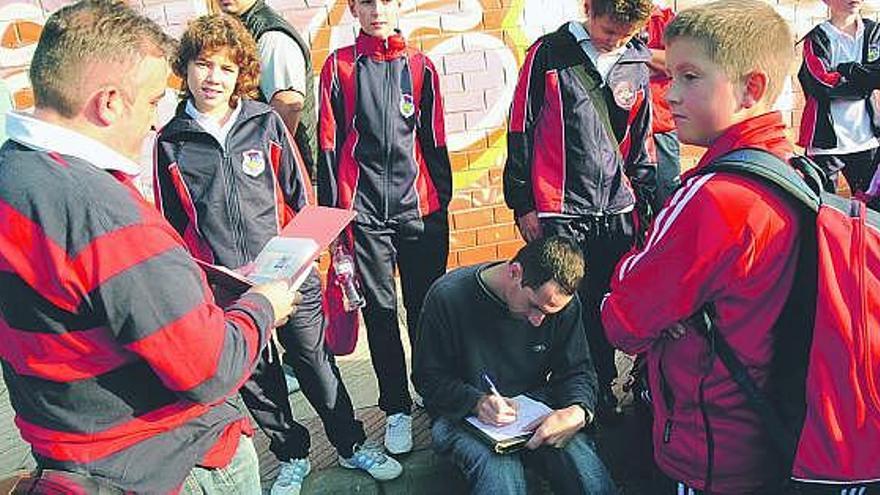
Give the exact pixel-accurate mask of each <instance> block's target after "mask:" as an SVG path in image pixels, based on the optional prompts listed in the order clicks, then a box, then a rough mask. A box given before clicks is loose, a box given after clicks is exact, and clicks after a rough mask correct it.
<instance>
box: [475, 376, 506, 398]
mask: <svg viewBox="0 0 880 495" xmlns="http://www.w3.org/2000/svg"><path fill="white" fill-rule="evenodd" d="M480 376H481V377H482V378H483V381H484V382H486V385H488V386H489V392H492V394H493V395H497V396H498V397H501V394H500V393H499V392H498V388H496V387H495V384H494V383H492V379H491V378H489V375H488V374H486V373H482V374H481V375H480Z"/></svg>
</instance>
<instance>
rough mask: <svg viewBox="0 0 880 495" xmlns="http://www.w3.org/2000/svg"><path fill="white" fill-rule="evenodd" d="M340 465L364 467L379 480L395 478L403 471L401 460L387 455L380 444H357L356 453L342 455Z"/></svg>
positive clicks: (349, 467) (354, 467)
mask: <svg viewBox="0 0 880 495" xmlns="http://www.w3.org/2000/svg"><path fill="white" fill-rule="evenodd" d="M339 465H340V466H342V467H344V468H347V469H362V470H364V471H366V472H367V474H369V475H370V476H372V477H373V479H375V480H379V481H388V480H393V479H394V478H397V477H398V476H400V473H402V472H403V466H401V465H400V463H399V462H397V461H396V460H394V459H393V458H391V457H388V456H387V455H385V452H382V449H381V448H380V447H379V446H378V445H374V444H369V443H365V444H362V445H358V446H356V447H355V449H354V454H353V455H352V456H351V457H349V458H348V459H346V458H344V457H342V456H340V457H339Z"/></svg>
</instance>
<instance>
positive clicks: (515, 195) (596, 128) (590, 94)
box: [504, 0, 656, 419]
mask: <svg viewBox="0 0 880 495" xmlns="http://www.w3.org/2000/svg"><path fill="white" fill-rule="evenodd" d="M651 7H652V6H651V2H650V1H649V0H641V1H638V2H634V3H633V2H623V1H617V0H594V1H593V2H591V3H590V5H589V18H588V21H587V22H585V23H580V22H569V23H567V24H564V25H563V26H562V27H560V28H559V30H557V31H556V32H554V33H551V34H548V35H546V36H543V37H542V38H540V39H539V40H538V41H536V42H535V43H534V44H533V45H532V46H531V47H530V48H529V50H528V52H527V54H526V59H525V62H524V64H523V67H522V69H521V71H520V76H519V81H518V82H517V87H516V92H515V93H514V100H513V105H512V106H511V110H510V122H509V129H508V135H507V146H508V158H507V163H506V165H505V167H504V198H505V201H506V202H507V205H508V206H509V207H510V208H511V209H513V211H514V215H515V216H516V219H517V226H518V227H519V230H520V233H521V234H522V235H523V237H524V238H525V240H526V241H530V240H532V239H535V238H537V237H540V236H544V235H554V234H557V235H565V236H570V237H573V238H574V239H575V240H577V242H578V244H579V245H580V246H581V249H582V250H583V251H584V256H585V259H586V260H587V267H588V270H589V274H590V275H589V277H586V281H585V282H584V283H583V284H582V285H581V287H580V289H579V290H580V296H581V301H582V302H583V317H584V326H585V329H586V332H587V339H588V341H589V342H590V351H591V352H592V355H593V361H594V362H595V364H596V371H597V373H598V376H599V393H600V397H599V409H598V410H599V413H600V419H602V418H603V417H606V413H609V412H612V411H614V408H615V406H616V400H615V399H614V396H613V394H612V393H611V382H612V380H613V379H614V378H615V377H616V376H617V370H616V368H615V365H614V349H613V348H612V347H611V346H610V345H609V344H608V340H607V339H606V338H605V334H604V333H603V331H602V326H601V324H600V322H599V301H600V300H601V298H602V296H603V295H604V294H605V292H607V289H608V280H609V277H610V276H611V271H612V270H613V269H614V265H615V264H616V263H617V260H618V259H619V258H620V256H622V255H623V254H624V253H626V252H627V251H628V250H629V249H630V248H631V247H632V245H633V239H634V238H635V235H637V234H638V232H639V231H640V230H641V229H644V228H646V227H647V225H645V224H646V223H647V222H648V221H649V218H650V212H651V211H652V206H651V205H652V203H653V202H654V198H655V190H656V164H655V159H654V156H653V143H652V140H651V98H650V92H649V89H648V85H649V72H648V66H647V62H648V61H650V59H651V53H650V51H649V50H648V49H647V48H646V47H645V46H644V44H643V43H642V42H641V41H639V40H637V39H633V38H632V36H633V35H634V34H636V33H638V32H639V31H640V30H641V29H642V28H643V27H644V25H645V22H646V21H647V19H648V16H649V14H650V12H651Z"/></svg>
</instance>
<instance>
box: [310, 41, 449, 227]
mask: <svg viewBox="0 0 880 495" xmlns="http://www.w3.org/2000/svg"><path fill="white" fill-rule="evenodd" d="M318 97H319V99H320V104H321V108H320V111H319V117H318V147H319V150H320V151H319V154H318V201H319V203H320V204H321V205H324V206H334V207H338V208H349V209H351V208H353V209H354V210H356V211H357V212H358V217H357V221H358V222H362V223H373V224H375V223H386V222H389V221H391V222H404V221H407V220H412V219H416V218H423V217H425V216H427V215H429V214H431V213H433V212H435V211H438V210H441V209H445V208H446V206H447V205H448V204H449V200H450V196H451V194H452V173H451V169H450V165H449V155H448V154H447V152H446V132H445V129H444V120H443V101H442V99H441V97H440V81H439V77H438V73H437V69H435V68H434V64H433V63H432V62H431V60H430V59H429V58H428V57H427V56H426V55H425V54H424V53H421V52H420V51H418V50H417V49H415V48H413V47H410V46H407V44H406V41H405V40H404V38H403V37H402V36H401V35H400V34H399V33H396V34H394V35H392V36H390V37H389V38H388V39H387V40H381V39H378V38H375V37H372V36H368V35H366V34H364V33H363V32H361V33H360V35H359V36H358V37H357V40H356V42H355V44H354V45H351V46H347V47H345V48H340V49H338V50H336V51H335V52H333V53H332V54H331V55H330V57H328V58H327V62H326V63H325V64H324V68H323V69H322V70H321V82H320V91H319V94H318Z"/></svg>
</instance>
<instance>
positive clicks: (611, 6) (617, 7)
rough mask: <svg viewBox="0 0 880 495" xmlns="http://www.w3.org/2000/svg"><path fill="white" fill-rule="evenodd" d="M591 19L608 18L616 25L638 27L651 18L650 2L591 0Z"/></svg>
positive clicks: (642, 0) (647, 0) (641, 0)
mask: <svg viewBox="0 0 880 495" xmlns="http://www.w3.org/2000/svg"><path fill="white" fill-rule="evenodd" d="M589 15H590V16H591V17H605V16H607V17H610V18H611V20H612V21H614V22H615V23H617V24H624V25H633V26H638V25H640V24H645V23H646V22H647V21H648V18H649V17H651V0H592V1H591V2H590V3H589Z"/></svg>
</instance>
